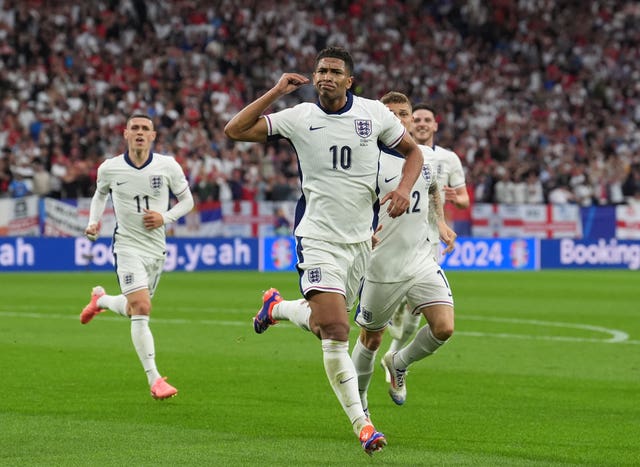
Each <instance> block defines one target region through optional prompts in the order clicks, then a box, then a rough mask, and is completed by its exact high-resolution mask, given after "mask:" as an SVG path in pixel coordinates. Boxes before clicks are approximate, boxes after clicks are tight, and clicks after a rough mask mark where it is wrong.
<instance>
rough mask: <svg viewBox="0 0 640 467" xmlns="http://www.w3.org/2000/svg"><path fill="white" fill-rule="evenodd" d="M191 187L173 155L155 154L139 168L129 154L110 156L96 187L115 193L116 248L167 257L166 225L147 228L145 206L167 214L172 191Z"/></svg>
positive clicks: (116, 251) (103, 164)
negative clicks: (165, 255) (132, 161)
mask: <svg viewBox="0 0 640 467" xmlns="http://www.w3.org/2000/svg"><path fill="white" fill-rule="evenodd" d="M188 189H189V183H188V182H187V179H186V177H185V175H184V172H183V171H182V167H180V164H178V163H177V162H176V160H175V159H174V158H173V157H171V156H166V155H163V154H157V153H153V152H152V153H151V154H150V155H149V159H148V160H147V162H146V163H145V165H143V166H142V167H140V168H138V167H136V166H135V165H133V163H131V161H130V159H129V155H128V153H124V154H121V155H119V156H116V157H113V158H111V159H107V160H106V161H104V162H103V163H102V164H101V165H100V167H99V168H98V180H97V187H96V190H97V191H99V192H100V193H101V194H103V195H107V194H109V193H111V201H112V203H113V210H114V212H115V215H116V221H117V224H116V228H115V230H114V234H113V251H114V252H115V253H118V252H121V251H123V250H125V249H126V250H128V251H135V252H137V253H138V254H141V255H142V256H151V257H164V254H165V246H166V245H165V242H166V228H165V227H164V226H163V227H159V228H157V229H152V230H147V229H145V228H144V225H143V222H142V216H143V215H144V211H143V209H145V208H146V209H150V210H152V211H157V212H160V213H164V212H166V211H167V210H169V207H170V206H169V190H171V191H172V192H173V193H174V194H175V195H180V194H182V193H183V192H184V191H185V190H188Z"/></svg>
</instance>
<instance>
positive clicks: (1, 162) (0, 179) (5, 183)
mask: <svg viewBox="0 0 640 467" xmlns="http://www.w3.org/2000/svg"><path fill="white" fill-rule="evenodd" d="M12 178H13V175H12V174H11V168H10V166H9V158H8V157H0V198H4V197H8V196H9V184H10V183H11V179H12Z"/></svg>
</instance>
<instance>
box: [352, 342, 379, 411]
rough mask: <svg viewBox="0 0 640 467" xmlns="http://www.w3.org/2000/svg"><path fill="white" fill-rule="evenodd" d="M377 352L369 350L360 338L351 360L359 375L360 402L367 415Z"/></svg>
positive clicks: (354, 347)
mask: <svg viewBox="0 0 640 467" xmlns="http://www.w3.org/2000/svg"><path fill="white" fill-rule="evenodd" d="M376 353H378V352H377V351H376V350H369V349H368V348H366V347H365V346H364V344H363V343H362V342H360V337H358V339H357V340H356V343H355V345H354V346H353V351H352V352H351V360H353V366H354V367H355V369H356V374H357V375H358V392H359V393H360V402H361V403H362V409H363V410H364V412H365V413H367V411H368V410H369V401H368V400H367V393H368V391H369V383H370V382H371V376H373V366H374V361H375V358H376Z"/></svg>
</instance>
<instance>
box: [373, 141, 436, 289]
mask: <svg viewBox="0 0 640 467" xmlns="http://www.w3.org/2000/svg"><path fill="white" fill-rule="evenodd" d="M419 147H420V149H422V153H423V156H424V160H425V162H424V165H423V166H422V176H420V177H418V180H417V181H416V183H415V185H414V186H413V189H412V190H411V195H410V199H409V208H408V209H407V211H406V212H405V213H404V214H403V215H401V216H398V217H396V218H391V217H389V214H387V211H386V208H387V206H386V205H383V206H380V211H379V213H378V225H382V230H380V232H378V234H377V237H378V238H379V239H380V242H379V243H378V244H377V245H376V247H375V248H374V249H373V252H372V253H371V259H370V262H369V267H368V268H367V272H366V275H365V277H366V279H367V280H369V281H373V282H404V281H406V280H409V279H410V278H412V277H413V276H414V274H415V272H416V271H417V270H418V269H419V268H420V265H421V264H423V263H424V262H425V261H431V262H433V258H432V256H431V245H430V243H429V240H428V237H427V232H428V230H429V221H428V214H429V187H430V186H431V185H433V184H435V183H436V179H435V172H434V169H433V166H432V165H431V163H430V162H427V161H428V160H429V158H430V157H431V156H432V154H431V153H432V152H433V150H432V149H431V148H429V147H427V146H419ZM403 165H404V159H403V158H402V157H401V156H400V155H399V154H398V153H397V152H396V151H393V150H388V149H384V148H383V150H382V153H381V154H380V174H379V175H378V185H379V187H380V199H382V198H383V197H384V195H386V194H387V193H389V192H390V191H392V190H394V189H395V188H396V187H397V186H398V182H399V181H400V178H401V174H402V166H403Z"/></svg>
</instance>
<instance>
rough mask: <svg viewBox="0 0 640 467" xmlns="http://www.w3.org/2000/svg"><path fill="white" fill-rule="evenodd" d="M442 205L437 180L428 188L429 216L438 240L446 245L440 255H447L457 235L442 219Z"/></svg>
mask: <svg viewBox="0 0 640 467" xmlns="http://www.w3.org/2000/svg"><path fill="white" fill-rule="evenodd" d="M443 205H444V203H443V202H442V200H441V198H440V187H439V185H438V182H437V180H435V179H434V181H433V183H432V184H431V185H430V186H429V215H430V216H431V217H432V222H435V224H436V225H437V226H438V234H439V236H440V240H442V241H443V242H444V244H445V245H446V248H445V249H444V250H443V251H442V254H447V253H451V252H452V251H453V248H454V244H455V240H456V237H457V236H458V235H457V234H456V233H455V231H454V230H453V229H452V228H451V227H449V226H448V225H447V222H446V221H445V219H444V208H443Z"/></svg>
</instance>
